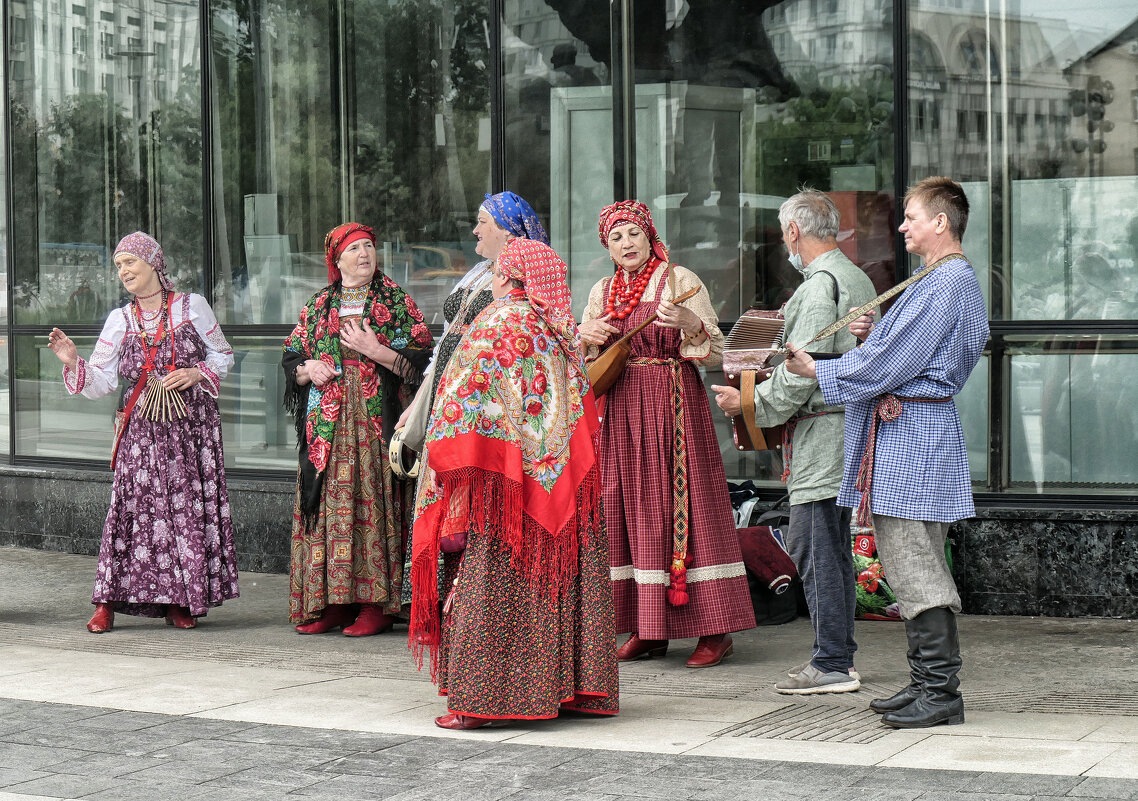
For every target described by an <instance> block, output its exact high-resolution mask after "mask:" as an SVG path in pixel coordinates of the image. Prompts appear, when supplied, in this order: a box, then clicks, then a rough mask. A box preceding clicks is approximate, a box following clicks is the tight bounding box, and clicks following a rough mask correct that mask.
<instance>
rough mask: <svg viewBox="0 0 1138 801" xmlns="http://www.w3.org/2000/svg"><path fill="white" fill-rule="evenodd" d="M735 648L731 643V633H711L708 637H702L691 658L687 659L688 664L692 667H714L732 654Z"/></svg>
mask: <svg viewBox="0 0 1138 801" xmlns="http://www.w3.org/2000/svg"><path fill="white" fill-rule="evenodd" d="M734 650H735V647H734V646H733V645H732V644H731V635H730V634H710V635H708V636H706V637H700V638H699V642H698V643H697V644H696V646H695V650H694V651H692V655H691V658H690V659H689V660H688V661H687V666H688V667H690V668H704V667H713V666H715V665H718V664H719V663H720V662H722V661H723V660H724V659H726V658H727V657H729V656H731V653H732V652H733V651H734Z"/></svg>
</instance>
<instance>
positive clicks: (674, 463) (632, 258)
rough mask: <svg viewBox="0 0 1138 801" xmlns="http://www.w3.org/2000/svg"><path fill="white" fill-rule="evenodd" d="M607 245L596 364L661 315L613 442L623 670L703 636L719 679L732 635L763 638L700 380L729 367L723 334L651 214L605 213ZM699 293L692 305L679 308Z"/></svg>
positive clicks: (609, 460)
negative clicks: (754, 631) (704, 372)
mask: <svg viewBox="0 0 1138 801" xmlns="http://www.w3.org/2000/svg"><path fill="white" fill-rule="evenodd" d="M599 233H600V238H601V243H602V244H603V245H604V246H605V247H607V248H608V250H609V255H610V256H611V257H612V260H613V263H614V264H615V266H616V270H615V273H614V274H613V276H612V278H606V279H602V280H601V281H598V282H597V284H596V285H595V286H593V289H592V292H591V293H590V295H589V304H588V306H587V307H586V309H585V314H584V317H583V319H582V322H581V325H580V326H579V333H580V337H581V345H582V347H583V348H585V349H586V350H585V357H586V359H589V360H591V359H594V358H596V356H597V354H598V353H599V352H600V351H601V350H603V349H604V347H605V346H606V345H608V344H611V343H612V342H614V341H615V340H617V339H619V338H620V337H621V336H623V335H624V333H625V332H626V331H630V330H632V329H633V328H635V327H636V326H637V325H639V324H640V323H642V322H644V321H645V320H646V319H648V318H649V317H650V316H651V315H652V314H656V315H657V319H656V321H655V324H653V325H649V326H647V327H646V328H645V329H644V330H642V331H641V332H640V333H638V334H637V335H636V336H634V337H633V338H632V339H631V341H630V342H629V344H630V346H631V356H630V358H629V360H628V365H627V366H626V367H625V369H624V372H623V373H622V375H621V377H620V378H618V379H617V381H616V383H615V384H614V385H613V387H612V388H611V389H610V390H609V391H608V393H607V395H606V396H605V407H604V412H603V421H602V423H601V431H600V448H599V453H600V459H601V484H602V487H603V500H604V510H605V524H606V527H607V529H608V535H609V556H610V560H611V565H612V581H613V600H614V603H615V606H616V625H617V628H616V630H617V632H631V633H632V636H631V637H630V638H629V639H628V641H627V642H626V643H625V644H624V645H623V646H621V648H620V649H619V650H618V651H617V658H618V659H620V660H621V661H630V660H633V659H641V658H645V657H653V656H663V655H664V654H665V653H666V652H667V649H668V640H671V639H682V638H689V637H698V638H699V643H698V644H697V646H696V649H695V652H694V653H693V654H692V656H691V658H690V659H688V661H687V665H688V667H693V668H699V667H711V666H712V665H717V664H719V663H720V662H721V661H722V660H723V659H724V658H726V657H727V656H730V655H731V652H732V647H733V646H732V642H731V637H730V636H729V634H728V633H729V632H732V631H741V630H743V629H748V628H751V627H752V626H754V625H755V618H754V612H753V610H752V607H751V598H750V593H749V592H748V589H747V575H746V570H745V568H744V566H743V560H742V556H741V554H740V552H739V543H738V540H737V539H736V536H735V523H734V520H733V519H732V516H731V501H730V499H729V498H728V495H727V480H726V477H725V476H724V472H723V460H722V457H721V456H720V453H719V443H718V440H717V438H716V435H715V429H714V427H713V425H712V422H711V411H710V408H709V405H708V400H707V391H706V390H705V389H704V386H703V380H702V379H701V378H700V375H699V371H698V370H697V369H696V364H703V365H705V366H707V367H714V366H716V365H717V364H719V363H720V362H721V361H722V358H723V356H722V353H723V332H722V331H720V330H719V320H718V317H717V316H716V314H715V310H714V309H713V308H712V305H711V298H710V297H709V296H708V292H707V289H706V287H704V286H703V283H702V282H701V281H700V280H699V277H698V276H696V274H695V273H693V272H692V271H691V270H688V269H686V268H684V267H681V266H679V265H676V264H670V263H669V262H668V251H667V249H666V248H665V247H664V243H663V242H661V241H660V237H659V234H657V232H656V228H655V226H654V225H653V223H652V215H651V212H650V211H649V210H648V207H647V206H645V205H644V204H643V203H639V202H637V201H634V200H626V201H622V202H620V203H614V204H613V205H611V206H606V207H605V208H604V210H602V211H601V216H600V226H599ZM692 289H698V290H699V292H698V293H697V294H696V295H695V297H693V298H691V299H690V300H687V301H685V302H684V303H683V304H682V305H679V304H675V303H671V302H670V301H669V298H675V297H678V296H680V295H681V294H683V293H685V292H688V291H690V290H692Z"/></svg>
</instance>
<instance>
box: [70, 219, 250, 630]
mask: <svg viewBox="0 0 1138 801" xmlns="http://www.w3.org/2000/svg"><path fill="white" fill-rule="evenodd" d="M115 266H116V267H117V268H118V274H119V280H121V281H122V284H123V286H124V287H126V290H127V291H128V292H129V293H131V295H132V296H133V298H132V299H131V302H130V303H128V304H127V305H126V306H123V307H122V308H120V309H115V310H114V311H113V312H111V314H110V316H109V317H107V321H106V323H105V324H104V325H103V331H102V333H101V334H100V335H99V341H98V343H97V344H96V346H95V351H94V353H92V354H91V358H90V359H87V360H84V359H81V358H79V354H78V352H77V351H76V349H75V343H74V342H72V341H71V339H70V338H68V336H67V335H66V334H64V333H63V332H62V331H60V330H59V329H58V328H53V329H52V331H51V334H50V336H49V337H48V344H49V346H50V347H51V349H52V351H53V352H54V353H55V355H56V356H57V357H58V358H59V360H60V361H61V362H63V379H64V383H65V385H66V387H67V391H68V392H69V393H70V394H72V395H76V394H80V395H84V396H85V397H88V398H101V397H103V396H105V395H109V394H110V393H111V392H114V391H115V390H116V388H117V387H118V384H119V380H120V379H122V380H123V381H124V382H125V383H126V384H127V385H128V386H129V387H132V388H136V387H138V389H137V391H132V392H131V393H130V394H129V396H128V397H129V398H130V400H127V401H126V406H127V408H126V410H125V412H126V420H127V425H126V428H125V430H123V431H122V434H121V438H119V439H118V440H117V443H116V448H115V455H114V456H113V457H112V463H113V466H114V471H115V475H114V484H113V485H112V489H111V507H110V511H109V512H108V513H107V521H106V524H105V525H104V527H103V541H102V545H101V546H100V548H99V567H98V573H97V574H96V576H95V591H94V594H93V597H92V603H94V604H95V614H94V615H93V616H92V617H91V620H90V622H88V623H87V629H88V631H91V632H93V633H95V634H102V633H103V632H106V631H110V630H111V627H112V626H113V625H114V618H115V615H114V613H115V612H122V613H124V614H128V615H138V616H141V617H162V616H165V618H166V622H167V623H168V624H170V625H173V626H176V627H177V628H182V629H190V628H193V627H194V626H195V625H197V621H196V620H195V618H198V617H201V616H203V615H205V613H206V611H207V610H208V609H209V608H210V607H211V606H220V605H221V602H222V601H225V600H228V599H230V598H236V597H237V594H238V591H237V559H236V555H235V553H234V547H233V524H232V522H231V521H230V517H229V496H228V493H227V491H226V486H225V463H224V462H225V460H224V456H223V454H222V447H221V415H220V413H219V412H218V407H217V394H218V391H219V389H220V385H221V380H222V379H223V378H224V377H225V375H226V373H227V372H228V371H229V368H230V367H231V366H232V365H233V351H232V349H231V348H230V347H229V343H227V342H226V341H225V337H224V336H223V335H222V333H221V328H220V326H219V325H218V323H217V319H216V318H215V317H214V315H213V311H212V310H211V309H210V307H209V304H208V303H206V301H205V298H203V297H201V296H200V295H192V294H186V293H180V292H175V291H174V288H173V286H172V285H171V283H170V279H169V277H167V275H166V260H165V257H164V256H163V253H162V247H161V246H160V245H159V244H158V242H156V241H155V240H154V239H153V238H151V237H150V236H148V235H147V234H144V233H142V232H141V231H139V232H136V233H133V234H130V235H129V236H126V237H124V238H123V240H122V241H121V242H119V244H118V247H117V248H115ZM140 384H141V385H142V386H141V387H139V385H140Z"/></svg>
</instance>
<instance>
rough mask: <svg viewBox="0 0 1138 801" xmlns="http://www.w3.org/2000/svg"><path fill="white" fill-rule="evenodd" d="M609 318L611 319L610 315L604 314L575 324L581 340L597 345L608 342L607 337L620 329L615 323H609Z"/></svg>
mask: <svg viewBox="0 0 1138 801" xmlns="http://www.w3.org/2000/svg"><path fill="white" fill-rule="evenodd" d="M610 319H612V315H611V314H605V315H602V316H601V317H598V318H596V319H595V320H589V321H588V322H586V323H581V324H580V325H579V326H577V333H578V334H580V335H581V341H582V342H584V343H586V344H588V345H597V346H600V345H603V344H605V343H606V342H608V341H609V337H610V336H612V335H613V334H615V333H617V332H618V331H619V330H620V329H618V328H617V327H616V326H615V325H609V320H610Z"/></svg>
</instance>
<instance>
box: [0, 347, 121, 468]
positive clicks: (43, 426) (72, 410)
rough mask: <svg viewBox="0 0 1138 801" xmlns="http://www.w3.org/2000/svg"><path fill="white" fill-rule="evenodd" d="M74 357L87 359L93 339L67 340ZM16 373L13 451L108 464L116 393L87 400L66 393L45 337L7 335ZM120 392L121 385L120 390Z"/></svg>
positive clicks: (116, 398) (14, 378) (117, 400)
mask: <svg viewBox="0 0 1138 801" xmlns="http://www.w3.org/2000/svg"><path fill="white" fill-rule="evenodd" d="M71 339H72V340H74V342H75V347H76V348H77V349H78V351H79V355H80V356H82V357H83V358H87V357H88V356H90V355H91V351H92V350H94V349H95V341H96V339H97V336H74V335H72V336H71ZM12 347H13V349H14V352H15V354H14V355H15V365H16V368H15V369H16V372H15V375H14V377H13V381H12V392H13V393H15V396H16V420H15V426H14V431H15V438H16V442H15V445H16V453H17V454H18V455H20V456H40V457H47V458H53V459H93V460H95V461H99V462H109V461H110V458H111V442H112V438H113V429H114V417H115V409H116V408H117V406H118V402H119V394H120V393H119V392H112V393H111V394H110V395H108V396H106V397H104V398H99V399H98V400H89V399H87V398H84V397H82V396H80V395H69V394H67V390H66V389H65V388H64V386H63V375H62V374H63V367H62V365H61V364H60V363H59V359H57V358H56V356H55V354H54V353H52V352H51V349H50V348H48V346H47V335H46V334H44V335H39V336H33V335H30V334H29V335H24V334H21V335H18V336H14V337H12ZM120 390H121V386H120Z"/></svg>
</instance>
